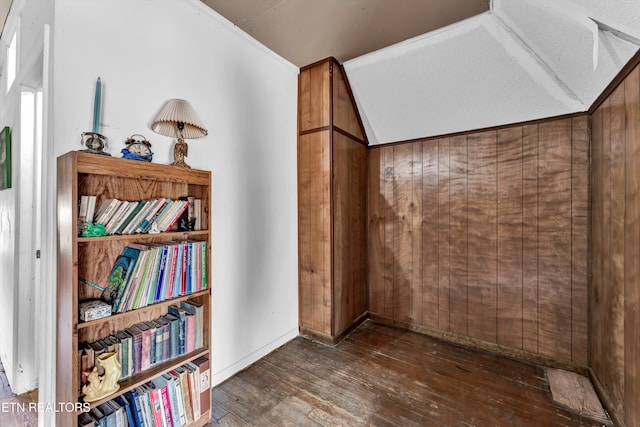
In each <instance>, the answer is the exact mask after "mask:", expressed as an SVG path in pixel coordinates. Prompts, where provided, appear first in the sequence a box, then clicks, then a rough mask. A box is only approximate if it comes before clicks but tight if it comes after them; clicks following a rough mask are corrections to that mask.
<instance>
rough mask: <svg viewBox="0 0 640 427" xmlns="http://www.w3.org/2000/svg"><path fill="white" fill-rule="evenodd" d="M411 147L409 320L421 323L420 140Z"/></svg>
mask: <svg viewBox="0 0 640 427" xmlns="http://www.w3.org/2000/svg"><path fill="white" fill-rule="evenodd" d="M410 146H411V149H412V154H411V155H412V162H411V186H412V188H411V204H410V208H411V209H410V213H411V236H412V243H411V256H412V260H411V273H412V277H411V280H410V282H411V310H410V313H409V320H410V321H411V322H412V323H416V324H420V323H422V292H423V287H424V283H423V276H422V236H423V232H422V218H423V216H422V191H423V188H422V170H423V168H422V142H416V143H413V144H410Z"/></svg>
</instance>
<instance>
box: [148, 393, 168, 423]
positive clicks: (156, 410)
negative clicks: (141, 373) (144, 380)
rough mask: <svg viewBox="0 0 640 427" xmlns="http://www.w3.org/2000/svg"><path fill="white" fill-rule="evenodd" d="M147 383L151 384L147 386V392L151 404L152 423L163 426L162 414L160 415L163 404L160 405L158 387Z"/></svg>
mask: <svg viewBox="0 0 640 427" xmlns="http://www.w3.org/2000/svg"><path fill="white" fill-rule="evenodd" d="M148 384H151V385H150V386H149V391H148V393H149V400H150V404H151V414H152V417H151V418H152V419H153V423H154V424H152V425H154V426H155V427H163V422H162V420H163V419H164V416H163V415H162V411H163V410H164V406H163V405H162V398H161V396H160V394H159V393H158V389H157V388H156V387H155V385H153V384H152V383H148Z"/></svg>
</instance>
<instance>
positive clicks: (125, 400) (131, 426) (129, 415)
mask: <svg viewBox="0 0 640 427" xmlns="http://www.w3.org/2000/svg"><path fill="white" fill-rule="evenodd" d="M116 401H117V402H118V403H119V404H120V406H121V407H122V408H124V412H125V414H126V420H127V421H126V423H125V425H126V426H127V427H135V425H136V421H135V415H134V414H133V411H134V409H133V405H132V403H131V401H130V400H129V397H128V396H127V395H126V394H122V395H120V396H118V397H117V398H116Z"/></svg>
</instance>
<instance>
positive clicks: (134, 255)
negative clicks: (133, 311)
mask: <svg viewBox="0 0 640 427" xmlns="http://www.w3.org/2000/svg"><path fill="white" fill-rule="evenodd" d="M146 249H147V246H144V245H140V244H137V243H131V244H129V245H127V246H125V247H124V249H123V250H122V256H125V257H127V258H129V260H130V261H129V266H128V268H127V272H126V274H125V277H124V283H123V285H122V287H121V288H120V290H119V292H118V296H117V297H116V300H115V302H114V305H113V312H114V313H115V312H119V310H120V305H121V304H122V297H123V296H124V295H125V293H126V290H127V288H128V286H129V284H130V282H131V278H132V275H133V274H134V271H135V266H136V263H137V262H138V258H139V257H140V252H142V251H144V250H146Z"/></svg>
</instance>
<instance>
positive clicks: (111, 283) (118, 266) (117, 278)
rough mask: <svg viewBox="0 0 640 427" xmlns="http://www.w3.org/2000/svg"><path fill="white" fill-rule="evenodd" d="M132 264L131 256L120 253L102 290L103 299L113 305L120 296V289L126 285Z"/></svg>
mask: <svg viewBox="0 0 640 427" xmlns="http://www.w3.org/2000/svg"><path fill="white" fill-rule="evenodd" d="M130 264H131V258H129V257H127V256H124V255H118V257H117V258H116V262H115V263H114V264H113V267H111V272H110V273H109V278H108V279H107V285H106V286H105V288H104V290H103V291H102V297H101V299H102V300H103V301H105V302H106V303H108V304H111V306H112V307H113V304H114V302H115V301H116V299H117V298H118V295H119V293H120V289H121V288H122V287H123V286H124V282H125V277H126V275H127V272H128V271H129V265H130Z"/></svg>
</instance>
